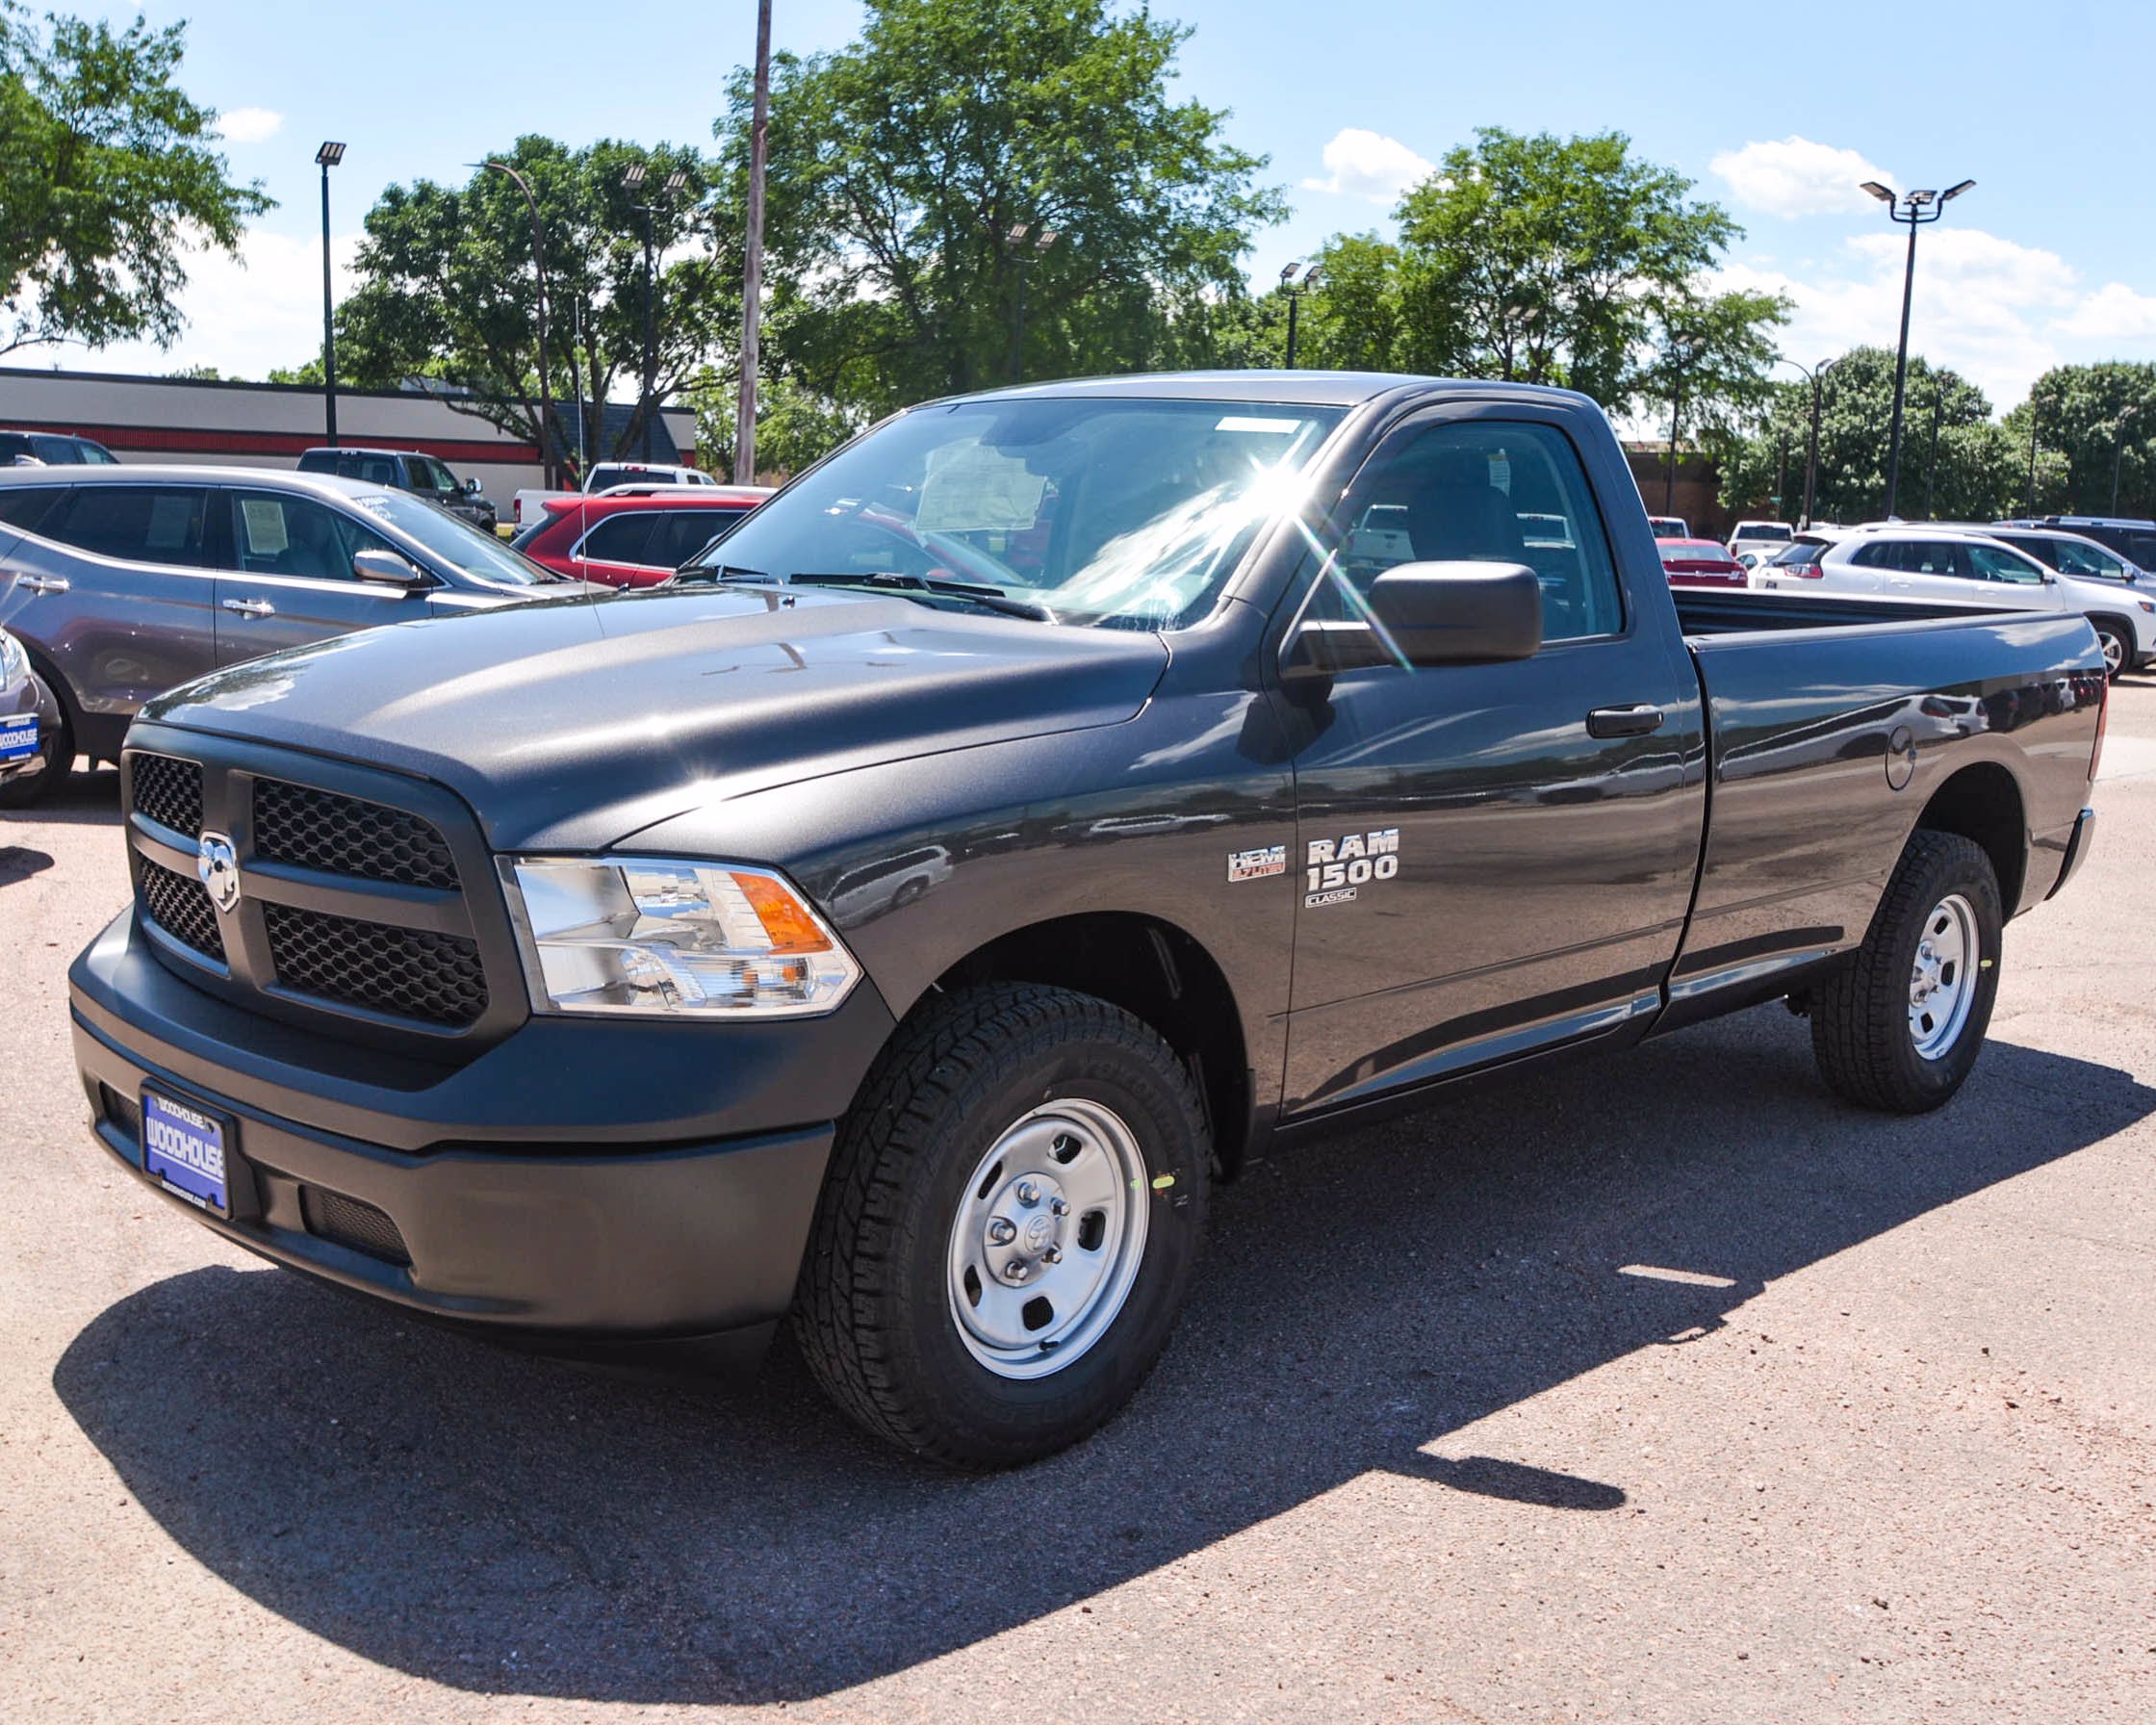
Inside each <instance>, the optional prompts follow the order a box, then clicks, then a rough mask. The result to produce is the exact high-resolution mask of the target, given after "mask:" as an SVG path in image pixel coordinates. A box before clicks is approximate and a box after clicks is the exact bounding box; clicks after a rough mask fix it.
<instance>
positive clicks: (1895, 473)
mask: <svg viewBox="0 0 2156 1725" xmlns="http://www.w3.org/2000/svg"><path fill="white" fill-rule="evenodd" d="M1975 184H1976V182H1975V181H1974V180H1963V181H1962V182H1961V183H1960V184H1958V185H1954V186H1949V187H1948V188H1947V189H1946V190H1945V191H1944V192H1908V193H1895V192H1894V190H1893V189H1892V188H1891V187H1888V186H1882V185H1881V184H1880V183H1879V182H1878V181H1877V180H1865V181H1864V182H1862V186H1861V190H1863V191H1865V192H1868V193H1871V194H1872V196H1874V197H1876V198H1877V199H1879V201H1880V202H1881V203H1883V204H1885V205H1886V213H1887V215H1889V216H1891V217H1892V218H1893V219H1895V220H1896V221H1898V222H1900V223H1901V224H1902V225H1903V226H1904V227H1906V228H1908V229H1909V263H1908V266H1907V267H1906V268H1905V269H1904V270H1903V271H1902V339H1901V346H1900V348H1898V350H1897V352H1896V354H1895V358H1894V419H1893V428H1892V430H1891V431H1890V432H1889V433H1888V434H1887V441H1886V517H1887V519H1888V520H1892V519H1893V514H1894V493H1895V490H1896V487H1897V485H1898V484H1899V481H1900V478H1901V465H1902V389H1903V386H1904V384H1905V383H1906V382H1907V380H1908V376H1909V302H1910V296H1911V294H1912V292H1913V290H1914V289H1915V286H1916V230H1917V229H1918V228H1920V227H1922V226H1923V225H1924V224H1925V223H1926V222H1928V221H1937V220H1938V219H1939V218H1940V217H1941V216H1943V215H1945V214H1946V206H1947V205H1948V204H1950V203H1952V202H1953V201H1954V200H1955V199H1956V198H1957V197H1960V196H1961V195H1962V193H1964V192H1966V191H1968V190H1969V188H1971V187H1972V186H1974V185H1975Z"/></svg>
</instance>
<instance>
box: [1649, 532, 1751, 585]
mask: <svg viewBox="0 0 2156 1725" xmlns="http://www.w3.org/2000/svg"><path fill="white" fill-rule="evenodd" d="M1655 549H1656V550H1657V551H1659V552H1660V553H1661V554H1662V573H1663V574H1664V575H1666V576H1668V577H1669V584H1670V585H1671V586H1673V587H1748V586H1750V585H1751V584H1752V578H1751V576H1750V575H1749V574H1747V573H1746V571H1745V568H1744V565H1743V564H1742V563H1739V562H1738V561H1737V560H1736V559H1735V558H1734V557H1732V556H1731V555H1730V554H1729V550H1728V548H1727V547H1726V546H1721V545H1717V544H1715V543H1714V541H1713V540H1711V539H1657V540H1655Z"/></svg>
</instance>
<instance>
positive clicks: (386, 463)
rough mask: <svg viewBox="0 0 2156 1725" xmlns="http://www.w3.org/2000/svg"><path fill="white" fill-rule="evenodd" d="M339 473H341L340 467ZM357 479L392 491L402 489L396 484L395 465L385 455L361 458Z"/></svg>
mask: <svg viewBox="0 0 2156 1725" xmlns="http://www.w3.org/2000/svg"><path fill="white" fill-rule="evenodd" d="M339 471H340V472H342V471H343V469H342V467H341V466H340V469H339ZM357 477H359V478H362V479H365V480H366V481H367V483H368V484H370V485H386V486H387V487H388V488H389V489H390V490H392V491H400V490H402V489H403V487H401V486H400V485H398V482H397V463H396V462H394V461H392V460H391V459H390V458H389V457H388V456H387V455H363V456H361V457H360V461H359V473H358V475H357Z"/></svg>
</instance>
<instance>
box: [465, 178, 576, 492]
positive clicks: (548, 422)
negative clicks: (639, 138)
mask: <svg viewBox="0 0 2156 1725" xmlns="http://www.w3.org/2000/svg"><path fill="white" fill-rule="evenodd" d="M473 166H474V167H484V168H487V169H489V170H491V171H492V172H495V173H505V174H507V175H508V176H509V177H510V178H511V179H512V180H514V181H516V183H517V190H518V191H520V192H522V193H524V203H525V208H526V209H527V210H529V211H530V212H531V268H532V270H533V272H534V274H536V275H537V277H538V286H539V476H540V478H541V479H542V480H543V481H544V482H545V483H546V484H547V485H549V486H550V487H551V486H552V484H553V482H554V476H555V475H554V470H555V465H556V464H555V462H554V458H553V448H554V397H553V386H552V384H551V383H549V382H548V380H547V246H546V242H545V239H544V238H543V237H542V235H541V233H540V229H539V200H538V198H536V197H534V196H533V195H532V193H531V182H530V181H529V180H527V179H526V178H525V177H524V175H523V174H521V173H519V172H518V171H517V170H516V169H515V168H513V167H510V166H509V165H508V163H506V162H496V161H493V160H491V159H490V160H488V161H485V162H477V163H474V164H473Z"/></svg>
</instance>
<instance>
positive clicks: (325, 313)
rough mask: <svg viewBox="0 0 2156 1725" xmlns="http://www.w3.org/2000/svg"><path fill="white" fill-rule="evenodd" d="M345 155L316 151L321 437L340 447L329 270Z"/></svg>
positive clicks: (339, 149)
mask: <svg viewBox="0 0 2156 1725" xmlns="http://www.w3.org/2000/svg"><path fill="white" fill-rule="evenodd" d="M344 159H345V146H344V145H343V144H341V143H324V144H323V145H322V146H321V149H319V150H317V151H316V152H315V161H316V162H317V163H318V164H320V165H321V415H322V438H323V441H324V442H326V443H327V444H328V445H329V447H330V448H331V449H333V450H334V449H335V448H336V447H337V315H336V314H337V299H336V293H335V290H334V289H333V288H332V286H331V284H330V274H329V170H330V169H331V168H332V167H336V166H337V165H338V163H340V162H342V161H343V160H344Z"/></svg>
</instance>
